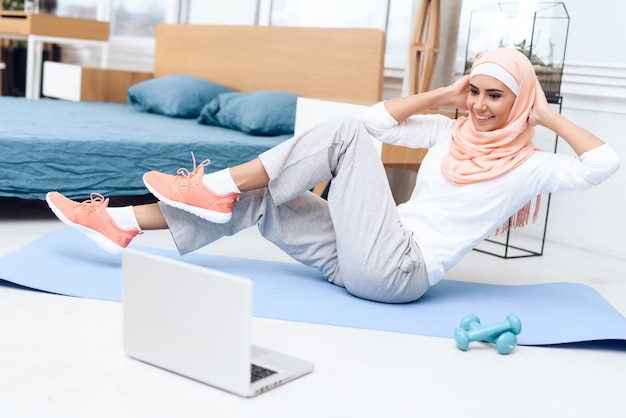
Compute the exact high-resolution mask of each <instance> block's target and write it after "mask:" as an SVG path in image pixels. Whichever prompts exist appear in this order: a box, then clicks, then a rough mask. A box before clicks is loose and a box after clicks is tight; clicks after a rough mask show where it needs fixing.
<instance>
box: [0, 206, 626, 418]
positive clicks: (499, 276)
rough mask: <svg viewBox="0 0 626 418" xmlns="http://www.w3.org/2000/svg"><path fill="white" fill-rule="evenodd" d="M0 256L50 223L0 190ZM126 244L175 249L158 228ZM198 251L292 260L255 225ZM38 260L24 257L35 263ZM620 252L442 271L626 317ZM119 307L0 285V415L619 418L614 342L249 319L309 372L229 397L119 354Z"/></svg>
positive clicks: (624, 378)
mask: <svg viewBox="0 0 626 418" xmlns="http://www.w3.org/2000/svg"><path fill="white" fill-rule="evenodd" d="M0 205H2V206H1V207H0V256H3V255H6V254H8V253H10V252H11V251H13V250H15V249H17V248H19V247H21V246H23V245H25V244H27V243H29V242H31V241H33V240H35V239H36V238H38V237H40V236H42V235H43V234H45V233H47V232H49V231H51V230H54V229H57V228H61V227H62V225H61V223H60V222H58V221H57V220H55V219H53V218H52V217H51V216H50V215H49V214H48V212H47V211H46V210H45V208H42V207H39V206H37V207H34V208H32V207H31V206H30V205H26V206H24V205H22V204H14V202H6V201H4V200H0ZM137 242H138V243H140V244H142V245H152V246H159V247H165V248H173V245H172V242H171V240H170V237H169V234H168V233H167V232H166V231H157V232H154V231H152V232H147V233H145V234H144V235H142V236H140V237H138V241H137ZM203 251H206V252H210V253H213V254H223V255H235V256H240V257H249V258H263V259H269V260H277V261H291V260H290V259H289V257H287V256H286V255H284V254H283V253H282V252H281V251H280V250H278V249H277V248H275V247H274V246H273V245H272V244H269V243H267V242H265V241H264V240H263V239H262V238H261V237H260V236H259V235H258V233H257V232H256V230H254V229H250V230H247V231H244V232H242V233H240V234H239V235H237V236H235V237H232V238H228V239H224V240H222V241H219V242H217V243H214V244H212V245H211V246H209V247H207V248H205V249H204V250H203ZM34 262H36V260H34ZM625 271H626V259H617V258H610V257H606V256H603V255H602V254H591V253H589V252H584V251H580V250H577V249H575V248H569V247H565V246H562V245H555V244H553V243H550V242H548V243H547V244H546V249H545V253H544V255H543V256H541V257H531V258H525V259H515V260H511V259H509V260H504V259H500V258H497V257H494V256H491V255H486V254H482V253H478V252H472V253H470V254H469V255H468V256H467V258H466V259H465V260H463V261H462V262H461V264H460V265H459V266H458V267H457V268H455V269H454V270H453V271H452V272H451V273H450V274H449V276H448V278H449V279H455V280H466V281H481V282H486V283H507V284H523V283H540V282H550V281H575V282H580V283H585V284H588V285H590V286H592V287H594V288H595V289H597V290H598V291H599V292H600V293H601V294H602V295H603V296H604V297H605V298H606V299H607V300H608V301H609V302H610V303H612V304H613V306H615V308H616V309H618V310H619V311H620V312H621V313H622V314H624V315H626V280H624V279H625V277H624V276H625V273H624V272H625ZM121 309H122V307H121V304H119V303H113V302H103V301H94V300H84V299H77V298H69V297H64V296H58V295H50V294H45V293H39V292H32V291H25V290H18V289H13V288H9V287H0V331H1V332H0V416H1V417H113V416H115V417H151V418H152V417H171V416H180V417H204V416H211V417H220V416H236V417H269V416H271V417H320V416H327V417H340V416H341V417H343V416H346V417H374V416H375V417H379V416H385V417H387V416H389V417H413V416H414V417H418V416H420V417H450V416H458V415H463V416H468V417H477V416H480V417H500V416H503V415H505V416H511V417H624V416H626V404H625V403H624V400H623V399H624V393H626V351H624V345H621V346H620V347H619V348H621V349H618V348H616V347H611V346H605V347H603V348H597V347H595V346H580V347H576V348H573V347H568V348H564V347H517V348H516V350H515V351H514V352H513V353H512V354H511V355H509V356H500V355H498V354H497V353H496V352H495V350H494V349H493V348H492V347H487V346H484V347H483V346H480V345H477V346H472V347H471V349H470V350H469V351H467V352H461V351H459V350H458V349H456V347H455V345H454V342H453V340H452V339H446V338H433V337H423V336H416V335H405V334H396V333H388V332H378V331H370V330H358V329H349V328H339V327H330V326H321V325H315V324H302V323H293V322H287V321H274V320H265V319H258V318H255V319H254V320H253V330H254V335H253V337H254V341H255V343H257V344H259V345H262V346H267V347H271V348H275V349H277V350H280V351H284V352H287V353H290V354H293V355H296V356H299V357H303V358H306V359H309V360H311V361H313V362H314V363H315V366H316V370H315V372H314V373H313V374H311V375H308V376H305V377H303V378H301V379H299V380H297V381H295V382H291V383H289V384H287V385H285V386H283V387H280V388H278V389H275V390H273V391H270V392H268V393H266V394H263V395H261V396H259V397H257V398H253V399H247V400H246V399H241V398H238V397H236V396H234V395H230V394H227V393H224V392H221V391H219V390H216V389H213V388H211V387H209V386H205V385H203V384H200V383H197V382H194V381H191V380H188V379H185V378H183V377H180V376H177V375H173V374H171V373H168V372H165V371H162V370H160V369H156V368H154V367H151V366H147V365H144V364H142V363H139V362H136V361H134V360H131V359H129V358H127V357H126V356H125V355H124V353H123V349H122V338H121V335H122V334H121V331H122V330H121V325H122V324H121Z"/></svg>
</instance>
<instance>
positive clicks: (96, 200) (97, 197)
mask: <svg viewBox="0 0 626 418" xmlns="http://www.w3.org/2000/svg"><path fill="white" fill-rule="evenodd" d="M107 201H108V199H106V198H105V197H104V196H103V195H101V194H100V193H91V194H90V195H89V199H87V200H85V201H82V202H80V205H81V206H86V207H88V208H89V210H91V211H98V210H102V209H103V208H104V207H106V206H108V202H107Z"/></svg>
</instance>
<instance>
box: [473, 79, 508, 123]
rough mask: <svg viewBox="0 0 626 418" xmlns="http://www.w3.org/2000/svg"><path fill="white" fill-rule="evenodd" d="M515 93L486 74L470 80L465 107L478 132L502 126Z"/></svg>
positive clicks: (506, 118)
mask: <svg viewBox="0 0 626 418" xmlns="http://www.w3.org/2000/svg"><path fill="white" fill-rule="evenodd" d="M515 97H516V96H515V94H514V93H513V92H512V91H511V90H510V89H509V88H508V87H507V86H505V85H504V83H502V82H501V81H499V80H497V79H495V78H493V77H490V76H488V75H476V76H474V77H472V79H471V80H470V87H469V93H468V95H467V102H466V103H467V108H468V109H469V111H470V117H471V118H472V120H473V122H474V128H475V129H476V130H477V131H479V132H489V131H494V130H496V129H500V128H503V127H504V125H505V124H506V121H507V120H508V119H509V113H511V108H512V107H513V103H514V102H515Z"/></svg>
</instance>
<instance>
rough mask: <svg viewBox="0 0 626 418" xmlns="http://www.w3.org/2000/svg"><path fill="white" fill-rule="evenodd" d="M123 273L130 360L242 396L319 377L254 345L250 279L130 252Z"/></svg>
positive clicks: (302, 363) (310, 366)
mask: <svg viewBox="0 0 626 418" xmlns="http://www.w3.org/2000/svg"><path fill="white" fill-rule="evenodd" d="M122 271H123V310H124V315H123V317H124V350H125V352H126V354H127V355H128V356H130V357H132V358H134V359H137V360H140V361H142V362H145V363H148V364H151V365H154V366H157V367H160V368H162V369H166V370H169V371H171V372H174V373H177V374H180V375H183V376H186V377H188V378H191V379H194V380H197V381H199V382H203V383H206V384H208V385H211V386H214V387H216V388H220V389H223V390H225V391H228V392H231V393H234V394H237V395H240V396H244V397H251V396H255V395H258V394H260V393H263V392H265V391H267V390H269V389H272V388H274V387H276V386H279V385H281V384H283V383H286V382H289V381H291V380H293V379H296V378H298V377H300V376H303V375H305V374H307V373H310V372H312V371H313V364H312V363H310V362H308V361H304V360H300V359H297V358H294V357H291V356H288V355H286V354H282V353H278V352H275V351H272V350H268V349H265V348H261V347H257V346H254V345H252V344H251V341H250V336H251V323H252V282H251V281H250V280H249V279H247V278H243V277H239V276H235V275H232V274H228V273H224V272H220V271H216V270H212V269H209V268H206V267H201V266H197V265H194V264H190V263H185V262H183V261H180V260H175V259H171V258H167V257H163V256H158V255H155V254H151V253H147V252H142V251H139V250H136V249H131V248H129V249H126V250H125V251H124V254H123V256H122Z"/></svg>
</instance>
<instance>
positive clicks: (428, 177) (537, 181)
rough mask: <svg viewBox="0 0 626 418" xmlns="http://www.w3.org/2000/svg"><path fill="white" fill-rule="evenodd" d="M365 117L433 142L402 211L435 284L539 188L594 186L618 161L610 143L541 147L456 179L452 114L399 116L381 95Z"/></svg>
mask: <svg viewBox="0 0 626 418" xmlns="http://www.w3.org/2000/svg"><path fill="white" fill-rule="evenodd" d="M362 120H363V123H364V125H365V127H366V128H367V130H368V132H369V133H370V134H371V135H372V136H374V137H375V138H377V139H379V140H380V141H382V142H386V143H390V144H394V145H403V146H407V147H410V148H428V149H429V151H428V153H427V154H426V157H425V158H424V161H423V162H422V164H421V166H420V170H419V173H418V176H417V181H416V184H415V188H414V189H413V192H412V194H411V197H410V199H409V201H408V202H406V203H403V204H401V205H399V206H398V211H399V214H400V219H401V220H402V222H403V224H404V226H405V227H406V228H408V229H409V230H412V231H413V237H414V239H415V240H416V242H417V244H418V245H419V247H420V249H421V250H422V255H423V256H424V261H425V263H426V269H427V270H428V279H429V282H430V285H431V286H432V285H434V284H436V283H438V282H439V281H440V280H441V279H442V278H443V276H444V274H445V272H446V271H448V270H449V269H450V268H452V267H453V266H455V265H456V264H457V263H458V262H459V261H460V260H461V258H462V257H463V256H464V255H465V254H467V253H468V252H469V251H470V250H471V249H472V248H474V247H475V246H476V245H477V244H479V243H480V242H482V241H483V240H484V239H485V238H486V237H487V236H489V235H490V234H491V233H493V232H494V231H495V230H496V228H498V227H499V226H501V225H502V224H503V223H504V222H505V221H506V220H507V219H508V218H509V217H510V216H511V215H513V214H514V213H516V212H517V211H518V210H519V209H520V208H522V207H523V206H524V205H525V204H526V203H528V202H529V201H530V200H532V199H535V197H536V196H537V195H539V194H544V193H552V192H557V191H562V190H584V189H588V188H590V187H591V186H594V185H597V184H599V183H600V182H602V181H603V180H605V179H607V178H608V177H609V176H611V175H612V174H613V173H614V172H615V171H617V170H618V168H619V165H620V160H619V157H618V155H617V154H616V153H615V151H613V149H612V148H611V147H610V146H609V145H606V144H605V145H602V146H600V147H597V148H595V149H593V150H590V151H588V152H586V153H584V154H583V155H581V156H580V157H577V156H570V155H563V154H555V153H551V152H542V151H537V152H535V153H534V154H533V155H532V156H531V157H530V158H528V159H527V160H526V161H525V162H524V163H522V164H521V165H520V166H518V167H517V168H515V169H513V170H512V171H510V172H509V173H507V174H505V175H503V176H500V177H498V178H495V179H493V180H488V181H484V182H480V183H473V184H468V185H455V184H453V183H452V182H450V181H449V180H447V178H446V177H444V175H443V173H442V172H441V161H442V159H443V157H444V156H445V155H446V154H447V153H448V152H449V149H450V142H451V127H452V124H453V122H454V121H453V120H451V119H449V118H447V117H445V116H441V115H415V116H411V117H410V118H408V119H407V120H405V121H404V122H402V123H398V122H397V121H396V120H395V119H394V118H393V117H392V116H391V115H390V114H389V113H388V112H387V110H386V109H385V107H384V105H383V102H380V103H378V104H376V105H374V106H372V107H370V108H368V109H367V110H366V111H365V112H364V114H363V117H362Z"/></svg>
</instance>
